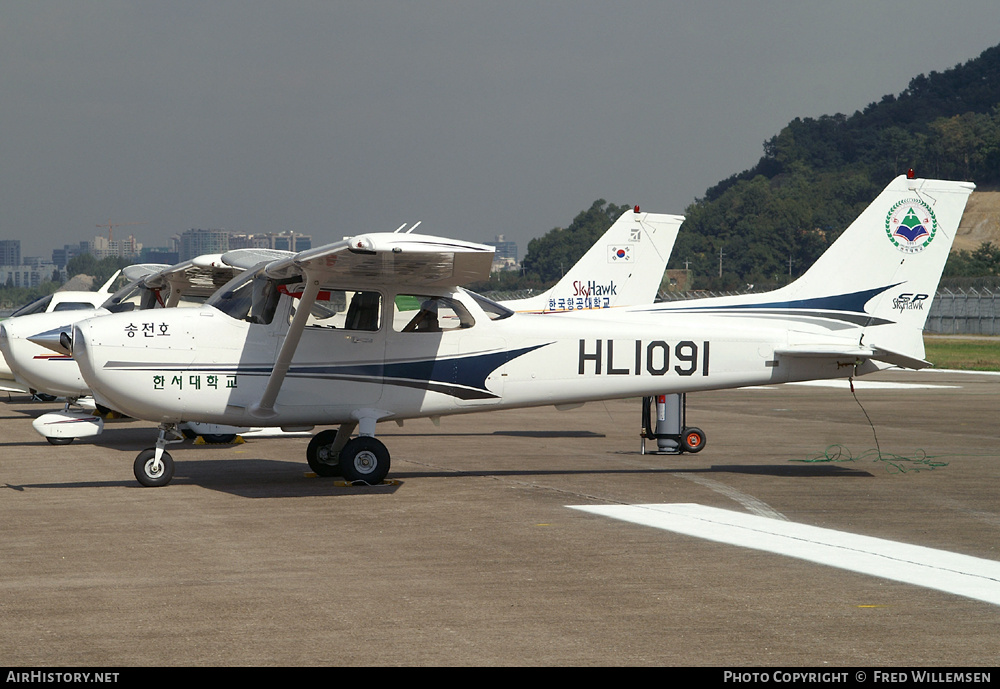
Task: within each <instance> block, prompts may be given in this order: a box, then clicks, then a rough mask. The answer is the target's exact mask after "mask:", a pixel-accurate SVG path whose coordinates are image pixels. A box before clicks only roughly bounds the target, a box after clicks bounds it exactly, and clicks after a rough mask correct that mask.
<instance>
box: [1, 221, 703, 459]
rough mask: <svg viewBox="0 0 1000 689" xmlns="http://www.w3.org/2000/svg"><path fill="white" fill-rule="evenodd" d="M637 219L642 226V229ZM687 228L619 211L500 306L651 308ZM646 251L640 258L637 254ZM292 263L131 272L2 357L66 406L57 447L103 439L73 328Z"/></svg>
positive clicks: (16, 340)
mask: <svg viewBox="0 0 1000 689" xmlns="http://www.w3.org/2000/svg"><path fill="white" fill-rule="evenodd" d="M637 218H641V219H642V225H640V224H639V223H638V222H637ZM683 221H684V217H683V216H679V215H665V214H653V213H642V214H640V213H639V209H638V207H637V208H636V209H635V211H634V212H633V211H629V212H627V213H623V214H622V215H621V217H619V218H618V220H617V221H615V222H614V223H613V224H612V225H611V227H610V228H608V230H607V231H606V232H605V233H604V235H602V236H601V238H600V239H599V240H598V241H597V242H596V243H595V244H594V245H593V246H592V247H591V248H590V249H589V250H588V251H587V253H586V254H584V256H583V257H581V259H580V260H579V261H578V262H577V263H576V264H575V265H574V266H573V267H572V268H571V269H570V270H569V272H568V273H566V275H565V276H564V277H563V278H562V279H561V280H560V281H559V282H558V283H557V284H556V285H555V286H554V287H552V288H551V289H549V290H547V291H546V292H545V293H543V294H541V295H537V296H535V297H529V298H527V299H517V300H512V301H508V302H501V303H503V304H505V305H506V306H508V308H511V309H515V310H518V311H532V312H537V313H548V312H555V311H574V310H575V311H580V310H585V309H598V308H613V307H621V306H632V305H636V304H652V303H653V301H654V300H655V298H656V294H657V291H658V288H659V286H660V282H661V280H662V276H663V272H664V270H665V269H666V265H667V261H668V260H669V258H670V252H671V250H672V249H673V244H674V241H675V240H676V238H677V231H678V229H679V228H680V226H681V223H683ZM642 227H645V228H646V238H647V241H646V242H645V244H641V245H640V244H638V243H637V242H638V238H639V237H640V236H641V234H640V231H641V228H642ZM400 229H402V228H400ZM397 232H398V230H397ZM640 246H641V251H639V250H637V249H638V248H639V247H640ZM294 255H295V252H290V251H278V250H270V249H240V250H235V251H231V252H229V253H227V254H226V260H228V261H229V262H230V263H232V264H233V265H232V266H231V265H229V264H227V263H226V262H224V261H223V260H222V256H220V255H218V254H214V255H206V256H199V257H196V258H194V259H191V260H188V261H184V262H182V263H179V264H177V265H174V266H165V265H148V264H143V265H137V266H129V267H128V268H126V269H125V275H126V277H127V278H129V279H130V280H132V282H131V283H130V284H129V285H127V286H126V287H124V288H122V289H121V290H119V291H118V292H116V293H115V294H114V295H112V296H111V297H110V298H109V299H108V300H107V301H106V302H105V303H104V304H103V305H102V307H101V308H100V309H90V310H89V311H83V310H80V311H76V312H74V313H73V314H72V315H69V314H66V315H55V314H36V315H34V316H32V317H31V318H24V319H21V320H20V321H19V322H18V323H17V324H16V325H11V327H10V328H9V330H3V329H2V328H0V351H2V352H3V354H4V357H5V358H6V359H7V360H8V361H9V362H10V366H11V368H12V369H13V371H14V372H16V374H17V378H18V379H19V380H21V381H28V382H29V383H30V385H32V386H33V389H36V390H40V391H42V392H45V393H47V394H51V395H54V396H56V397H66V398H68V400H69V401H68V403H67V405H66V408H65V409H64V410H63V411H61V412H53V413H50V414H45V415H43V416H41V417H39V418H37V419H35V421H34V423H33V425H34V428H35V430H37V431H38V432H39V433H40V434H41V435H42V436H43V437H45V438H46V440H48V441H49V442H50V443H52V444H54V445H61V444H68V443H70V442H72V441H73V439H74V438H77V437H89V436H94V435H98V434H100V433H101V431H103V420H102V419H100V418H98V417H96V416H95V415H94V414H91V413H89V412H76V411H70V409H69V408H70V406H71V405H72V404H74V403H80V404H83V403H85V402H86V401H87V400H85V399H84V400H82V401H79V402H78V400H80V398H82V397H85V396H87V395H90V390H89V388H88V386H87V384H86V383H85V382H84V380H83V378H82V376H81V375H80V371H79V368H78V367H77V366H76V362H75V361H74V360H73V358H72V356H71V353H70V351H69V350H68V349H67V348H66V347H64V346H63V342H64V341H66V340H68V338H69V337H70V335H71V333H72V325H73V323H75V322H77V321H79V320H83V319H84V318H90V317H94V316H100V315H107V314H109V313H120V312H123V311H133V310H148V309H155V308H161V307H164V308H169V307H173V306H178V305H186V306H190V305H192V300H194V301H203V300H204V299H205V298H206V297H208V296H210V295H211V294H212V293H214V292H215V291H216V289H217V288H218V287H220V286H221V285H222V284H224V283H225V282H227V281H228V279H230V278H232V277H233V275H234V274H235V273H237V272H239V271H240V270H243V269H245V268H249V267H252V266H253V265H255V264H256V263H258V262H259V261H261V260H277V259H283V258H289V257H292V256H294ZM316 308H317V309H319V313H318V315H319V316H323V315H324V312H323V310H322V308H321V307H316ZM325 315H329V314H328V313H326V314H325ZM154 331H155V322H154V321H150V322H147V323H144V326H143V331H142V333H141V335H142V336H144V337H149V336H152V334H153V333H154ZM139 334H140V333H138V332H136V335H139ZM48 350H52V351H48ZM83 406H86V405H85V404H84V405H83ZM106 412H107V410H105V413H106ZM264 430H265V429H260V428H257V429H253V428H246V427H234V426H229V425H220V424H199V423H191V422H189V423H187V424H185V426H184V434H185V435H186V436H188V437H192V436H193V435H195V434H197V435H202V436H204V437H205V438H206V439H208V440H209V441H210V442H230V441H231V440H232V439H234V438H235V437H236V434H244V435H245V434H248V433H251V434H255V435H262V434H264V433H263V432H264Z"/></svg>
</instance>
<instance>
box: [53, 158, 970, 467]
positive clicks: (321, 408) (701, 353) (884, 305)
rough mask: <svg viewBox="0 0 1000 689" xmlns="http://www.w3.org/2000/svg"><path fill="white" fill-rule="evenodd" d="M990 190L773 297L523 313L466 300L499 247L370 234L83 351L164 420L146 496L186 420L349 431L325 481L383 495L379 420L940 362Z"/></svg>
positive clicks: (319, 452)
mask: <svg viewBox="0 0 1000 689" xmlns="http://www.w3.org/2000/svg"><path fill="white" fill-rule="evenodd" d="M973 188H974V185H973V184H971V183H966V182H949V181H940V180H924V179H913V178H909V177H902V176H901V177H899V178H897V179H895V180H894V181H893V182H891V183H890V184H889V186H888V187H886V189H885V190H884V191H883V192H882V193H881V194H880V195H879V196H878V197H877V198H876V199H875V200H874V201H873V202H872V204H871V205H870V206H869V207H868V208H867V209H866V210H865V211H864V212H863V213H862V214H861V216H860V217H859V218H858V219H857V220H855V221H854V222H853V223H852V224H851V226H850V227H848V228H847V229H846V230H845V231H844V233H843V234H842V235H841V236H840V237H839V238H838V239H837V241H836V242H834V244H833V245H832V246H831V247H830V248H829V249H828V250H827V251H826V253H824V254H823V255H822V256H821V257H820V258H819V259H818V260H817V261H816V263H815V264H814V265H813V266H812V267H811V268H810V269H809V270H808V271H807V272H806V273H805V275H803V276H802V277H801V278H800V279H799V280H797V281H795V282H794V283H792V284H790V285H788V286H787V287H783V288H781V289H779V290H776V291H774V292H770V293H765V294H754V295H746V296H740V297H724V298H718V299H706V300H700V301H689V302H673V303H667V304H654V305H646V306H635V307H629V308H621V309H607V310H594V311H590V312H587V313H586V314H585V315H582V316H581V315H579V314H576V313H574V314H554V315H553V314H548V315H539V314H518V313H513V312H512V311H510V310H508V309H506V308H503V307H501V306H499V305H497V304H495V303H493V302H490V301H489V300H486V299H484V298H482V297H480V296H478V295H475V294H473V293H470V292H467V291H464V290H462V289H461V288H460V287H459V285H462V284H467V283H469V282H471V281H474V280H479V279H482V278H483V277H484V276H485V275H486V273H487V271H488V270H489V265H490V260H491V253H492V251H491V248H490V247H486V246H482V245H478V244H471V243H468V242H460V241H453V240H446V239H440V238H436V237H428V236H416V235H399V234H369V235H359V236H356V237H352V238H351V239H349V240H345V241H343V242H338V243H336V244H331V245H329V246H324V247H320V248H317V249H311V250H309V251H304V252H302V253H299V254H297V255H295V256H294V257H292V258H286V259H281V260H276V261H271V262H269V263H264V264H261V265H259V266H258V267H256V268H255V269H253V270H249V271H247V272H246V273H244V274H243V275H242V276H240V277H238V278H235V279H234V280H233V281H232V282H231V283H230V284H229V285H227V286H226V287H223V288H222V289H220V291H219V292H217V293H216V294H215V295H213V297H212V298H211V299H210V300H209V301H208V302H207V305H206V306H204V307H201V308H197V309H175V310H173V311H164V312H162V313H160V314H158V317H157V322H158V332H157V334H156V335H155V336H154V337H152V338H147V339H146V340H145V341H142V340H137V339H135V338H134V337H133V336H130V334H131V335H134V332H133V330H134V328H135V327H136V325H137V324H136V323H135V319H134V318H133V317H132V316H130V315H129V314H114V315H111V316H105V317H103V318H100V319H93V320H86V321H82V322H80V323H78V324H77V325H76V327H75V328H74V335H73V342H72V346H73V353H74V356H75V357H76V358H77V360H78V362H79V364H80V369H81V371H82V373H83V376H84V379H85V380H86V381H87V382H88V383H89V385H90V387H91V389H92V390H93V393H94V396H95V398H96V399H97V400H98V401H99V402H101V403H102V404H105V405H107V406H109V407H112V408H115V409H120V410H121V411H123V412H124V413H126V414H128V415H130V416H136V417H139V418H144V419H148V420H151V421H157V422H159V423H160V434H159V438H158V439H157V442H156V446H155V447H154V448H149V449H147V450H144V451H143V452H141V453H140V454H139V456H138V457H137V458H136V461H135V463H134V471H135V474H136V478H137V479H138V480H139V482H140V483H142V484H143V485H153V486H155V485H165V484H166V483H168V482H169V481H170V479H171V477H172V475H173V460H172V459H171V458H170V455H169V454H168V453H167V452H165V451H164V448H165V446H166V445H167V444H168V443H170V442H179V440H177V439H176V435H177V434H176V426H177V424H178V423H180V422H181V421H185V420H196V421H206V422H212V423H227V424H234V425H270V426H281V427H286V428H287V427H300V428H301V427H306V426H316V425H337V424H339V430H337V431H333V430H329V431H323V432H320V433H318V434H317V435H316V436H314V438H313V441H312V442H311V443H310V446H309V450H308V452H307V459H308V461H309V464H310V466H311V467H312V468H313V469H314V470H315V471H316V472H317V473H319V474H321V475H336V474H341V475H343V476H344V478H345V479H347V480H348V481H367V482H368V483H378V482H380V481H382V480H383V479H384V478H385V476H386V473H387V472H388V470H389V453H388V450H387V449H386V447H385V446H384V445H383V444H382V443H381V442H380V441H379V440H377V439H376V438H375V429H376V423H377V422H379V421H387V420H393V421H397V422H401V421H402V420H404V419H408V418H418V417H431V418H432V419H434V418H436V417H439V416H442V415H447V414H460V413H467V412H474V411H484V410H488V409H502V408H513V407H529V406H539V405H548V404H552V405H556V406H557V407H558V406H563V405H566V406H572V405H578V404H580V403H583V402H587V401H592V400H601V399H612V398H622V397H633V396H635V397H638V396H646V395H652V394H659V393H665V392H666V393H673V392H691V391H696V390H713V389H721V388H733V387H742V386H746V385H764V384H775V383H784V382H789V381H801V380H812V379H822V378H838V377H848V376H855V375H861V374H865V373H869V372H872V371H875V370H878V369H880V368H884V367H887V366H890V365H896V366H904V367H908V368H921V367H924V366H927V365H929V364H928V362H926V361H924V360H923V357H924V348H923V340H922V337H921V333H922V328H923V324H924V321H925V319H926V316H927V309H928V308H929V306H930V302H931V300H932V298H933V295H934V293H935V290H936V287H937V283H938V280H939V278H940V275H941V272H942V270H943V268H944V264H945V261H946V260H947V257H948V251H949V249H950V247H951V243H952V241H953V240H954V237H955V232H956V229H957V228H958V224H959V221H960V219H961V216H962V213H963V211H964V208H965V203H966V200H967V199H968V196H969V194H970V193H971V192H972V190H973ZM296 300H297V301H296ZM319 304H326V305H329V308H328V311H327V313H329V314H330V315H329V317H327V318H319V319H317V318H316V317H315V316H314V315H313V313H314V311H315V309H314V308H313V307H314V305H319ZM344 306H346V309H344V308H343V307H344ZM355 429H357V430H358V431H359V435H358V436H357V437H354V438H351V437H350V436H351V434H352V433H353V432H354V430H355Z"/></svg>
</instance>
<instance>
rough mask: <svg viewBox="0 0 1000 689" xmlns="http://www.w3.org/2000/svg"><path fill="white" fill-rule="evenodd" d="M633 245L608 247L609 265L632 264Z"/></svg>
mask: <svg viewBox="0 0 1000 689" xmlns="http://www.w3.org/2000/svg"><path fill="white" fill-rule="evenodd" d="M632 261H633V258H632V245H631V244H612V245H610V246H609V247H608V263H632Z"/></svg>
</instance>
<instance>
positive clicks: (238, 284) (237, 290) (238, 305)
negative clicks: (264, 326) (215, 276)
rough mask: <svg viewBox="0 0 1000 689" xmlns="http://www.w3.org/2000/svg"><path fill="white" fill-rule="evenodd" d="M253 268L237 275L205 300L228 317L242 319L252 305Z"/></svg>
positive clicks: (248, 312)
mask: <svg viewBox="0 0 1000 689" xmlns="http://www.w3.org/2000/svg"><path fill="white" fill-rule="evenodd" d="M254 272H255V271H253V270H248V271H246V272H245V273H242V274H240V275H237V276H236V277H234V278H233V279H232V280H230V281H229V282H227V283H226V284H225V285H223V286H222V287H220V288H219V291H218V292H216V293H215V294H213V295H212V296H211V298H209V300H208V301H206V302H205V304H207V305H208V306H214V307H215V308H217V309H218V310H219V311H222V313H224V314H226V315H227V316H229V317H230V318H235V319H236V320H239V321H242V320H245V319H246V317H247V316H248V315H249V314H250V307H251V306H252V305H253V276H254Z"/></svg>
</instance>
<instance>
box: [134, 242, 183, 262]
mask: <svg viewBox="0 0 1000 689" xmlns="http://www.w3.org/2000/svg"><path fill="white" fill-rule="evenodd" d="M139 260H140V261H142V262H143V263H165V264H166V265H168V266H172V265H174V264H175V263H180V254H179V253H178V252H177V251H176V250H175V249H171V248H170V247H166V246H150V247H144V248H143V250H142V252H141V253H140V254H139Z"/></svg>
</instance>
